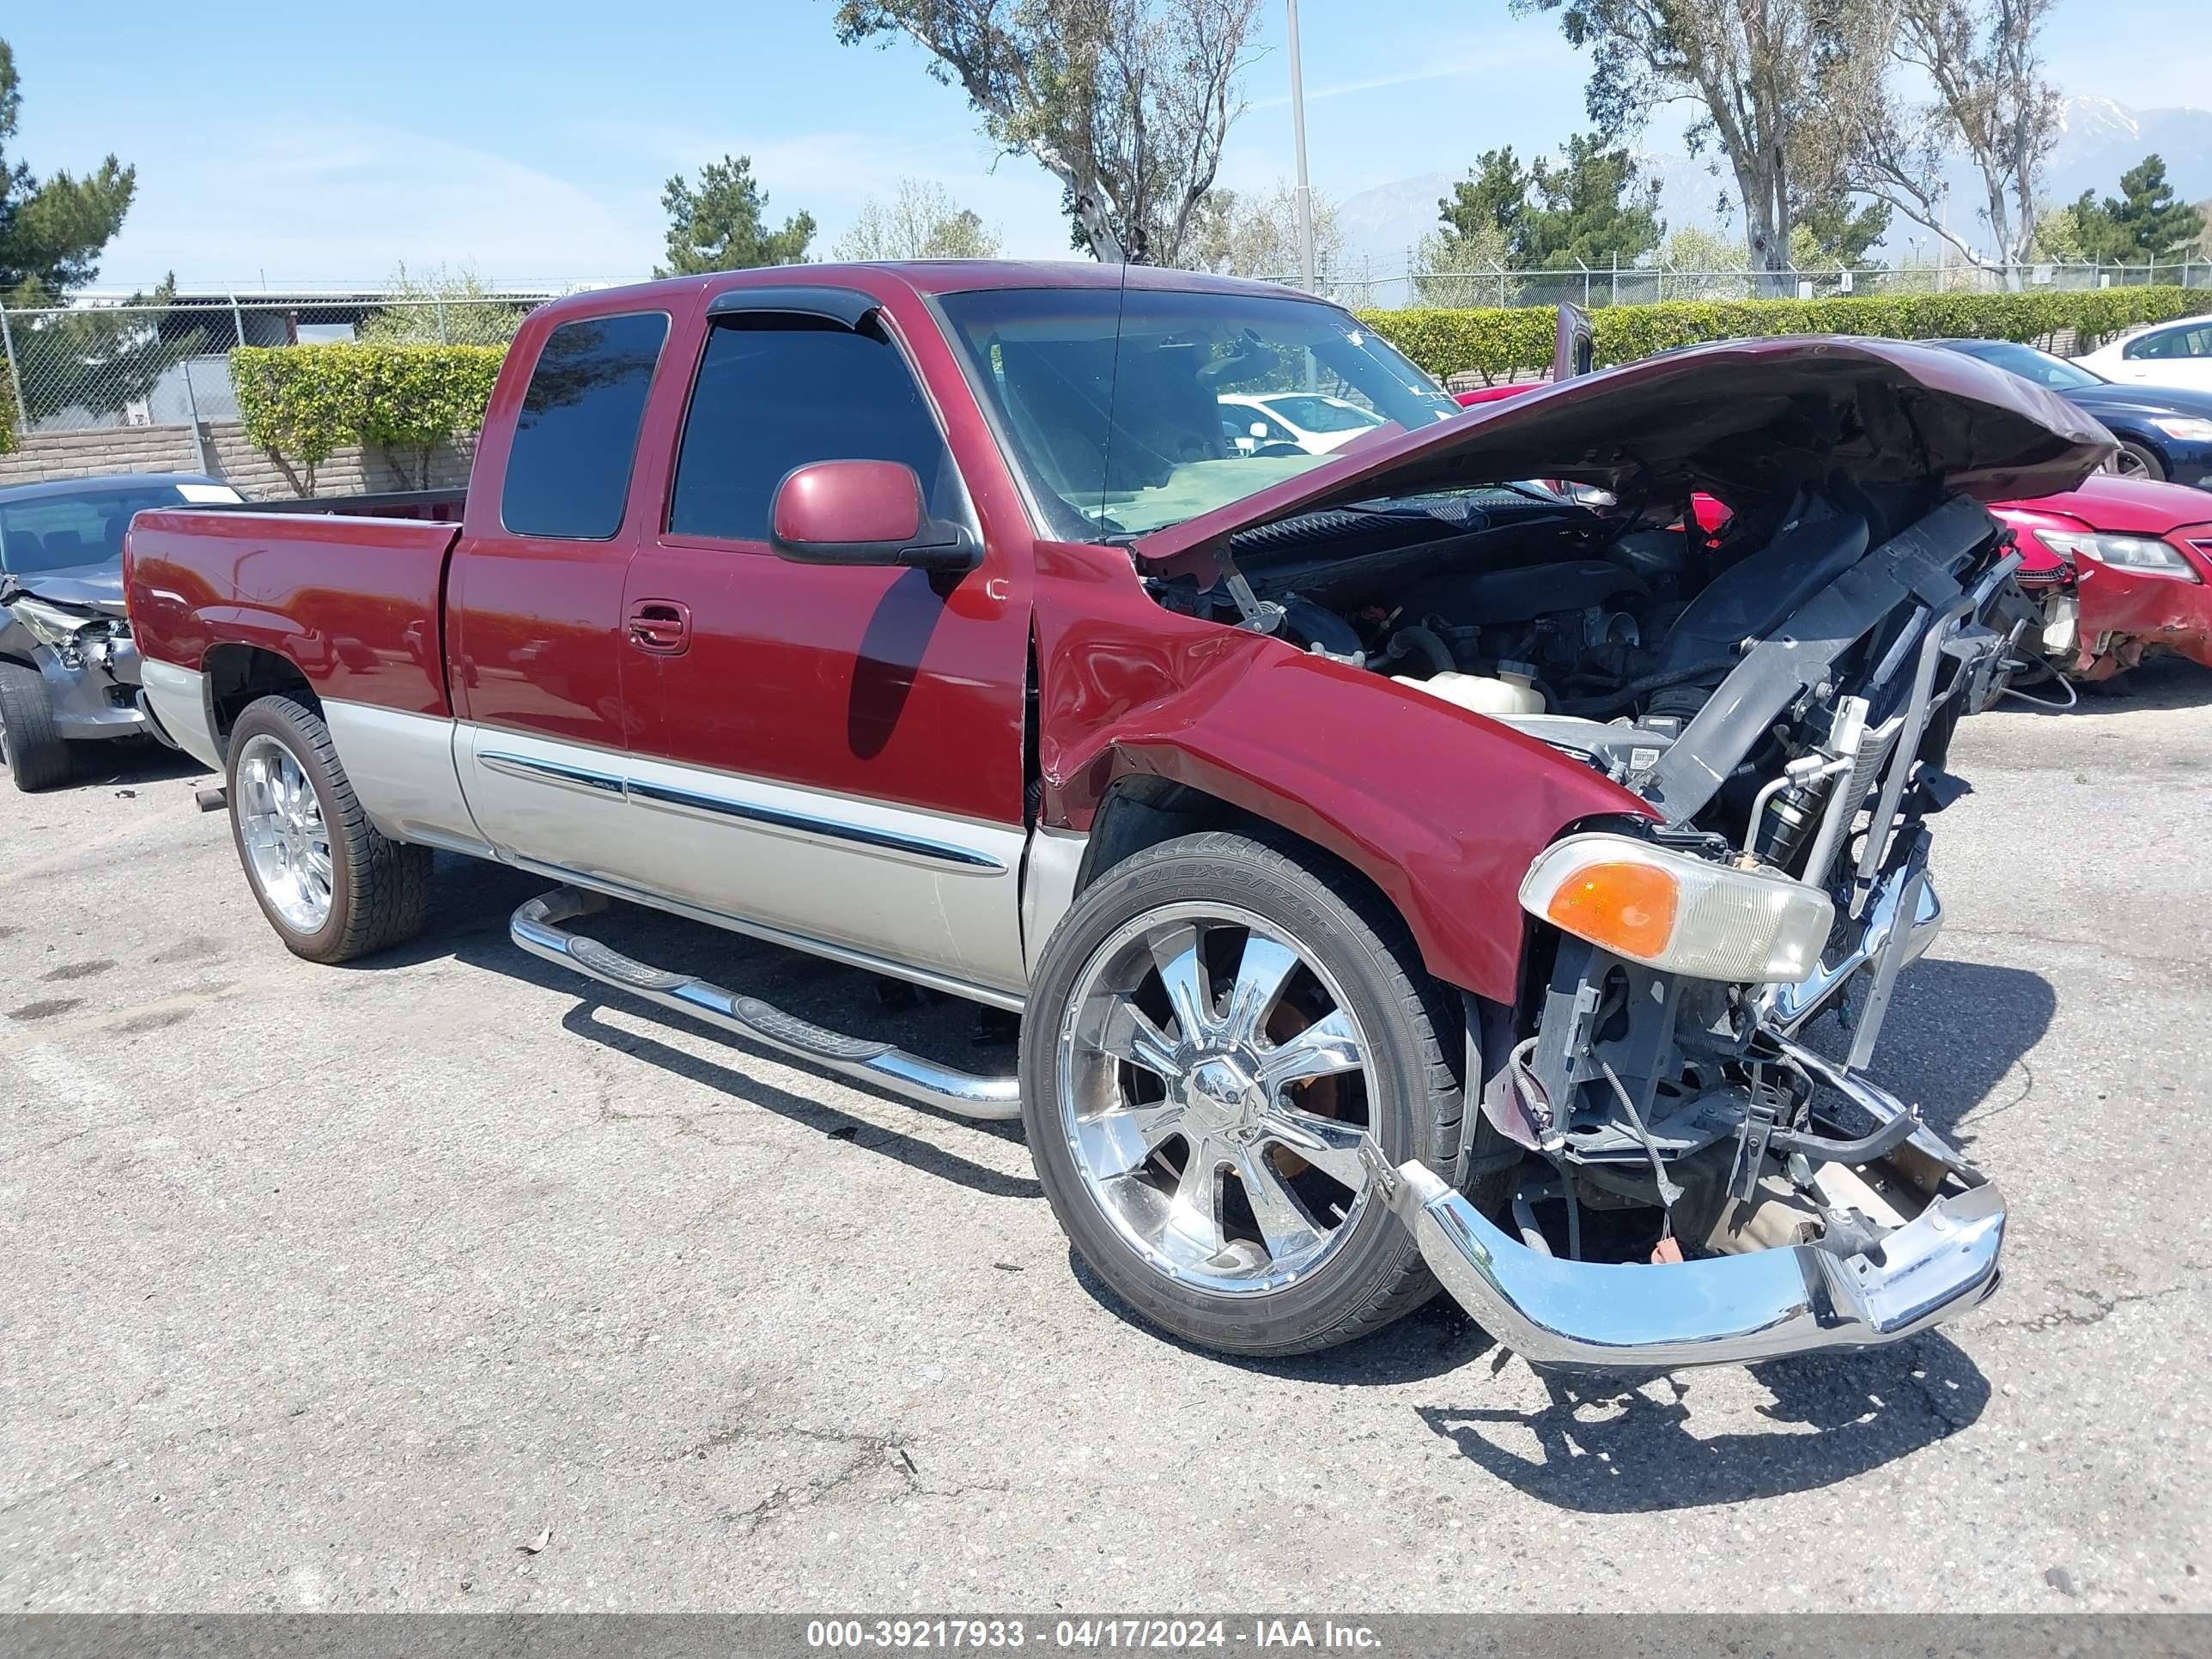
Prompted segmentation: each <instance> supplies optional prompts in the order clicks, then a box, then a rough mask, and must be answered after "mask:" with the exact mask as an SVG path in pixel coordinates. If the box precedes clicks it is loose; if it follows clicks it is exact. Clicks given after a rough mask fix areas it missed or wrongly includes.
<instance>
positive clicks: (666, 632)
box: [629, 599, 691, 657]
mask: <svg viewBox="0 0 2212 1659" xmlns="http://www.w3.org/2000/svg"><path fill="white" fill-rule="evenodd" d="M629 642H630V643H631V644H632V645H634V646H635V647H637V648H638V649H639V650H641V651H649V652H651V653H653V655H654V656H657V657H677V656H681V655H682V654H683V653H684V652H686V651H688V650H690V648H691V607H690V605H685V604H684V603H683V602H682V601H681V600H678V599H640V600H638V601H637V602H636V603H635V605H631V606H630V608H629Z"/></svg>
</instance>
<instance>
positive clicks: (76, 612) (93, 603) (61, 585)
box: [0, 577, 145, 740]
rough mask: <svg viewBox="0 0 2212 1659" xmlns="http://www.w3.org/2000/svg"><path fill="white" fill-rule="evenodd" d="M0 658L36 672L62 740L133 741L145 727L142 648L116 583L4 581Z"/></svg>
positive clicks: (0, 601) (51, 579)
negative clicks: (140, 701) (140, 697)
mask: <svg viewBox="0 0 2212 1659" xmlns="http://www.w3.org/2000/svg"><path fill="white" fill-rule="evenodd" d="M110 586H112V588H113V592H112V594H111V593H110V592H108V588H109V587H110ZM0 658H4V659H12V660H14V661H16V662H21V663H24V664H27V665H29V666H31V667H33V668H35V669H36V670H37V671H39V676H40V679H42V680H43V681H44V682H45V684H46V696H47V699H48V701H49V702H50V704H51V706H52V713H53V722H54V726H55V728H56V730H57V732H58V735H59V736H61V737H63V738H70V739H75V740H85V739H94V738H119V737H132V736H136V735H137V734H138V733H139V732H143V730H144V729H145V716H144V715H143V714H142V713H141V712H140V711H139V708H138V689H139V659H138V647H137V641H135V640H134V639H133V638H132V637H131V623H130V619H129V617H127V616H126V615H125V609H124V603H123V596H122V590H121V585H120V583H119V582H116V583H113V584H109V583H106V582H102V581H99V580H74V579H65V578H62V577H33V579H31V580H28V581H23V580H14V579H0Z"/></svg>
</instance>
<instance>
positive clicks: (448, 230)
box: [102, 118, 659, 286]
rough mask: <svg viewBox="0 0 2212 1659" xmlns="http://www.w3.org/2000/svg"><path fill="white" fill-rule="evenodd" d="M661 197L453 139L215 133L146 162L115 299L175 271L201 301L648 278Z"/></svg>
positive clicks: (380, 130) (351, 126)
mask: <svg viewBox="0 0 2212 1659" xmlns="http://www.w3.org/2000/svg"><path fill="white" fill-rule="evenodd" d="M657 217H658V207H657V204H655V203H654V202H653V200H652V198H651V196H650V194H649V193H641V195H640V197H639V198H638V199H637V200H636V201H634V202H633V201H623V202H620V203H616V204H610V203H608V202H605V201H602V200H600V199H599V198H598V197H595V196H593V195H592V194H591V193H589V192H588V191H585V190H583V189H581V188H580V187H579V186H577V185H574V184H571V183H568V182H567V181H566V180H563V179H558V178H556V177H555V176H554V175H553V174H552V173H549V172H546V171H544V169H542V168H539V167H531V166H527V165H525V164H524V163H522V162H519V161H511V160H509V159H507V157H505V156H501V155H495V154H492V153H491V152H489V151H487V150H483V149H475V148H472V147H471V146H469V145H467V144H464V143H457V142H455V141H453V140H452V139H448V138H442V137H430V136H428V135H425V134H422V133H418V132H410V131H403V130H401V129H398V128H392V127H386V126H380V125H372V124H368V123H364V122H355V121H343V120H339V121H314V122H309V121H303V120H298V119H290V120H285V119H277V118H270V119H266V120H262V121H240V122H229V123H224V122H214V123H210V124H209V125H206V126H204V127H202V128H200V129H198V130H197V131H195V132H194V133H193V135H192V142H191V143H189V144H184V145H179V146H175V147H173V148H172V149H167V150H164V151H152V152H149V151H144V150H142V151H141V152H140V154H139V158H138V199H137V204H136V205H135V206H134V207H133V208H132V210H131V217H130V218H129V219H128V220H127V221H126V222H125V225H124V228H123V232H122V234H120V235H118V237H117V238H116V239H115V240H114V242H113V243H112V244H111V245H110V246H109V248H108V251H107V253H106V257H105V258H104V259H103V261H102V266H103V276H102V282H103V286H106V285H111V284H115V283H150V282H152V281H155V280H158V278H159V277H160V276H161V273H163V272H164V271H168V270H174V271H175V272H176V273H177V276H178V277H179V280H180V281H182V282H184V283H188V284H193V285H213V284H216V283H247V284H252V283H257V282H258V280H259V278H260V276H262V274H263V273H266V275H267V276H268V278H269V280H270V281H271V282H277V281H283V282H289V283H305V282H310V281H316V280H326V281H334V282H335V281H362V280H371V279H377V278H381V277H383V276H386V275H388V274H389V273H390V271H391V270H392V266H393V265H394V264H397V263H398V262H399V261H401V260H404V261H405V262H406V263H407V264H410V265H411V266H416V267H423V266H429V265H436V264H447V265H459V264H474V265H475V266H476V267H477V270H479V271H480V272H482V273H483V275H484V276H486V277H487V278H501V277H505V278H508V279H516V280H519V279H524V278H544V279H558V280H574V279H580V278H583V277H586V276H603V275H609V274H620V273H637V272H642V271H644V270H647V269H648V268H649V267H650V264H651V262H652V258H653V252H655V250H656V248H657V246H658V244H659V230H658V228H657V226H656V222H655V221H656V219H657Z"/></svg>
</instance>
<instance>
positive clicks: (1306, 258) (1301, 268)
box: [1283, 0, 1318, 294]
mask: <svg viewBox="0 0 2212 1659" xmlns="http://www.w3.org/2000/svg"><path fill="white" fill-rule="evenodd" d="M1283 5H1284V10H1285V13H1286V14H1287V17H1286V21H1285V31H1286V33H1288V35H1289V37H1290V46H1291V145H1292V147H1293V148H1294V149H1296V151H1297V163H1298V183H1297V203H1298V277H1299V280H1300V281H1301V282H1303V283H1304V284H1305V290H1306V292H1307V293H1309V294H1311V293H1314V292H1315V291H1316V288H1317V287H1318V284H1317V283H1316V282H1315V280H1314V238H1313V185H1311V184H1310V183H1309V182H1308V181H1307V179H1306V83H1305V76H1304V72H1303V71H1302V70H1300V69H1299V67H1298V0H1283Z"/></svg>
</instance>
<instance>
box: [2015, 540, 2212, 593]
mask: <svg viewBox="0 0 2212 1659" xmlns="http://www.w3.org/2000/svg"><path fill="white" fill-rule="evenodd" d="M2035 533H2036V534H2037V535H2038V536H2039V537H2040V538H2042V540H2043V544H2044V545H2045V547H2047V548H2049V549H2050V550H2051V551H2052V552H2053V553H2056V554H2057V556H2059V557H2060V558H2062V559H2074V560H2077V561H2078V560H2081V559H2087V560H2090V561H2091V562H2094V563H2097V564H2108V565H2111V566H2112V568H2114V569H2116V570H2130V571H2133V572H2134V573H2135V574H2137V575H2140V576H2172V577H2173V578H2175V579H2176V580H2180V581H2185V582H2193V581H2195V580H2197V573H2196V572H2195V571H2194V570H2191V568H2189V562H2188V560H2186V559H2185V558H2183V557H2182V556H2181V550H2180V549H2179V548H2178V547H2176V546H2174V545H2173V544H2172V543H2171V542H2162V541H2160V540H2159V539H2158V538H2156V537H2155V536H2112V535H2104V534H2099V535H2093V536H2082V535H2075V534H2072V533H2069V532H2064V531H2058V530H2039V531H2037V532H2035Z"/></svg>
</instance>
